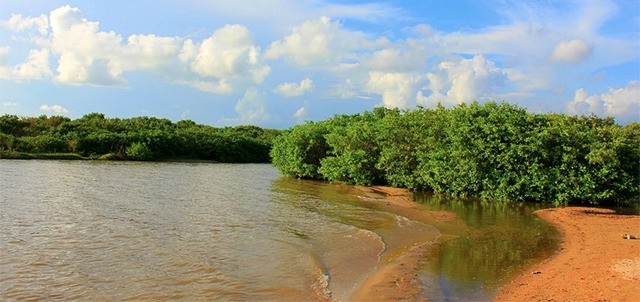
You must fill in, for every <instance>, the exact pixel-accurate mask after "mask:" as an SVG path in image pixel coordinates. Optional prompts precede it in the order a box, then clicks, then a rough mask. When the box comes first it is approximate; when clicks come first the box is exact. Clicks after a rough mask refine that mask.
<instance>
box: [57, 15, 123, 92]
mask: <svg viewBox="0 0 640 302" xmlns="http://www.w3.org/2000/svg"><path fill="white" fill-rule="evenodd" d="M49 18H50V23H51V32H52V34H51V47H52V49H53V51H55V52H56V53H58V54H59V55H60V59H59V60H58V67H57V71H58V75H57V76H56V78H55V79H56V81H58V82H59V83H63V84H91V85H100V86H109V85H117V84H121V83H122V79H120V74H121V72H122V70H119V69H117V68H115V66H113V65H112V62H113V61H114V60H116V59H117V58H118V55H120V54H122V52H123V50H122V45H121V41H122V38H121V37H120V36H119V35H117V34H116V33H114V32H104V31H100V29H99V23H98V22H91V21H88V20H87V19H85V18H84V17H83V15H82V12H81V11H80V10H79V9H78V8H72V7H70V6H68V5H65V6H63V7H60V8H58V9H55V10H53V11H51V14H50V17H49ZM79 41H82V42H81V43H80V42H79Z"/></svg>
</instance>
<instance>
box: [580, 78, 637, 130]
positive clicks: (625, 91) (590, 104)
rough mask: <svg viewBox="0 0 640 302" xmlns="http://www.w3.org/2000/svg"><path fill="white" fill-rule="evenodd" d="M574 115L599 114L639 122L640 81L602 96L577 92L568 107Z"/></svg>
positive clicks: (581, 90)
mask: <svg viewBox="0 0 640 302" xmlns="http://www.w3.org/2000/svg"><path fill="white" fill-rule="evenodd" d="M567 111H568V112H569V113H572V114H581V115H588V114H592V113H593V114H597V115H606V116H613V117H616V118H620V119H621V120H624V121H627V120H629V121H630V120H637V119H638V118H640V81H638V80H634V81H630V82H629V83H627V86H625V87H622V88H618V89H614V88H609V91H608V92H606V93H602V94H594V95H589V94H588V93H587V92H586V90H585V89H584V88H580V89H578V90H576V92H575V95H574V98H573V100H572V101H571V102H570V103H569V104H568V105H567Z"/></svg>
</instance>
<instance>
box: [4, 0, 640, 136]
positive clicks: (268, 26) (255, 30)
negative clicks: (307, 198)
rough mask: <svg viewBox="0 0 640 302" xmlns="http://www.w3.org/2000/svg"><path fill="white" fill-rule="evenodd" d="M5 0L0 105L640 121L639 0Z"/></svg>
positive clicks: (235, 114) (248, 116)
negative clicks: (458, 112) (498, 112)
mask: <svg viewBox="0 0 640 302" xmlns="http://www.w3.org/2000/svg"><path fill="white" fill-rule="evenodd" d="M2 2H3V3H2V5H1V6H0V114H16V115H19V116H38V115H42V114H46V115H65V116H68V117H71V118H78V117H81V116H83V115H84V114H87V113H91V112H102V113H105V114H106V115H107V116H109V117H132V116H141V115H144V116H156V117H161V118H168V119H171V120H173V121H178V120H181V119H191V120H194V121H196V122H198V123H203V124H209V125H214V126H233V125H239V124H254V125H259V126H262V127H274V128H287V127H290V126H292V125H295V124H299V123H302V122H304V121H305V120H321V119H325V118H329V117H331V116H333V115H335V114H344V113H356V112H362V111H365V110H371V109H372V108H374V107H376V106H385V107H389V108H393V107H398V108H414V107H416V106H423V107H427V108H431V107H434V106H436V105H437V104H438V103H439V102H440V103H442V104H443V105H445V106H448V107H450V106H455V105H457V104H460V103H465V102H466V103H469V102H472V101H474V100H477V101H479V102H486V101H488V100H497V101H506V102H509V103H515V104H518V105H520V106H523V107H526V108H527V109H529V110H530V111H531V112H559V113H568V114H596V115H599V116H613V117H615V119H616V121H617V122H619V123H628V122H637V121H640V4H639V1H633V0H629V1H627V0H621V1H607V0H587V1H559V0H558V1H556V0H545V1H533V0H531V1H528V0H526V1H525V0H484V1H472V0H460V1H458V0H455V1H444V0H431V1H399V0H395V1H377V2H372V1H346V0H340V1H328V0H262V1H248V0H209V1H181V0H180V1H179V0H155V1H147V0H141V1H120V0H113V1H91V0H84V1H83V0H78V1H72V0H69V1H57V0H30V1H24V0H2Z"/></svg>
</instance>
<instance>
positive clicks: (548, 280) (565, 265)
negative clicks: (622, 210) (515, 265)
mask: <svg viewBox="0 0 640 302" xmlns="http://www.w3.org/2000/svg"><path fill="white" fill-rule="evenodd" d="M535 214H536V215H538V216H539V217H540V218H542V219H544V220H545V221H547V222H549V223H550V224H552V225H553V226H555V227H556V228H557V229H558V230H559V231H560V232H561V234H562V239H561V245H560V249H559V250H558V251H557V252H556V253H555V254H554V255H553V256H551V257H550V258H548V259H546V260H544V261H542V262H541V263H537V264H535V265H533V266H532V267H530V268H529V270H528V271H525V272H523V273H522V274H521V275H519V276H518V277H516V278H515V279H514V280H512V281H511V282H510V283H507V284H506V285H505V286H503V287H502V288H501V289H500V290H499V292H498V293H497V295H496V297H495V298H494V300H495V301H543V300H544V301H568V300H571V301H634V300H637V299H638V297H639V295H640V287H638V284H640V239H625V238H623V234H630V235H633V236H635V237H638V238H640V216H636V215H618V214H615V213H614V211H613V210H606V209H600V208H589V207H565V208H551V209H544V210H539V211H536V212H535Z"/></svg>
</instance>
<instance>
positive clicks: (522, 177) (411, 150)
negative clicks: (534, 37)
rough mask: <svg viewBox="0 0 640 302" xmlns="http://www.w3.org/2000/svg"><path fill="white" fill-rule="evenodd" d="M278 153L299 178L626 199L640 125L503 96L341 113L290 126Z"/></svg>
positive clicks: (636, 183) (635, 174)
mask: <svg viewBox="0 0 640 302" xmlns="http://www.w3.org/2000/svg"><path fill="white" fill-rule="evenodd" d="M271 157H272V162H273V165H274V166H276V167H277V168H278V169H279V170H280V171H281V172H282V173H284V174H286V175H290V176H293V177H299V178H314V179H323V180H329V181H336V182H343V183H349V184H359V185H371V184H383V185H391V186H396V187H406V188H409V189H412V190H431V191H435V192H438V193H447V194H452V195H458V196H477V197H486V198H491V199H505V200H518V201H521V200H530V201H543V202H553V203H556V204H567V203H590V204H605V203H615V204H623V203H625V202H629V201H638V196H639V194H640V175H639V174H640V124H638V123H634V124H630V125H626V126H619V125H617V124H615V122H614V121H613V119H611V118H598V117H595V116H590V117H575V116H567V115H561V114H532V113H529V112H527V111H526V110H525V109H523V108H520V107H518V106H515V105H510V104H506V103H501V104H498V103H493V102H491V103H487V104H483V105H481V104H478V103H473V104H470V105H461V106H458V107H455V108H452V109H445V108H443V107H438V108H436V109H423V108H418V109H415V110H404V111H400V110H398V109H384V108H376V109H375V110H374V111H373V112H365V113H363V114H355V115H340V116H335V117H334V118H331V119H329V120H326V121H322V122H318V123H311V122H310V123H307V124H303V125H298V126H295V127H293V128H292V129H290V130H289V131H287V132H285V133H284V134H283V135H282V136H280V137H278V138H277V139H276V140H275V141H274V146H273V149H272V151H271Z"/></svg>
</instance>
